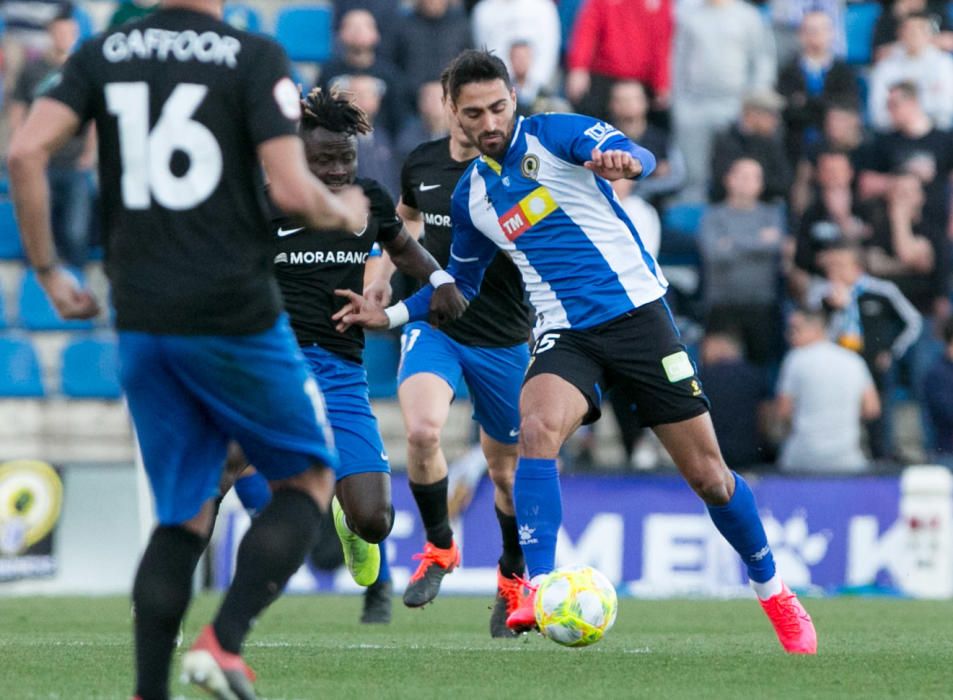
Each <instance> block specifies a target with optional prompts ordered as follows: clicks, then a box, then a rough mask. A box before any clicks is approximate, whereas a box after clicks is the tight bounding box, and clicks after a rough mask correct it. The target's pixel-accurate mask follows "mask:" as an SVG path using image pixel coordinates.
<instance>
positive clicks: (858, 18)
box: [844, 2, 883, 65]
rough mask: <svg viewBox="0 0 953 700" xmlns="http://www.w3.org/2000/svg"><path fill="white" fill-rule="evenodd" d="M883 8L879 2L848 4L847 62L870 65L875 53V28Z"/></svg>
mask: <svg viewBox="0 0 953 700" xmlns="http://www.w3.org/2000/svg"><path fill="white" fill-rule="evenodd" d="M882 11H883V7H882V6H881V4H880V3H879V2H858V3H853V2H851V3H847V12H846V13H845V15H844V31H845V33H846V35H847V56H846V58H847V62H848V63H853V64H855V65H866V64H868V63H870V60H871V54H872V52H873V40H874V26H875V25H876V24H877V19H878V18H879V17H880V13H881V12H882Z"/></svg>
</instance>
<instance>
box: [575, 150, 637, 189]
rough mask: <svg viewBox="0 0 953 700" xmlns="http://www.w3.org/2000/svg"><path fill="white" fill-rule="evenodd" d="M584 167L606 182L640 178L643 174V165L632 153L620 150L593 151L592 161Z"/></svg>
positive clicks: (587, 162)
mask: <svg viewBox="0 0 953 700" xmlns="http://www.w3.org/2000/svg"><path fill="white" fill-rule="evenodd" d="M583 165H585V167H586V168H588V169H589V170H591V171H592V172H594V173H595V174H596V175H599V176H600V177H604V178H605V179H606V180H610V181H611V180H622V179H631V178H635V177H638V176H639V175H641V174H642V170H643V167H642V163H641V162H640V161H639V159H638V158H635V157H634V156H633V155H632V154H631V153H627V152H626V151H620V150H608V151H600V150H599V149H598V148H593V149H592V160H589V161H586V162H585V163H584V164H583Z"/></svg>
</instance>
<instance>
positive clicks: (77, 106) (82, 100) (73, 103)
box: [43, 43, 96, 123]
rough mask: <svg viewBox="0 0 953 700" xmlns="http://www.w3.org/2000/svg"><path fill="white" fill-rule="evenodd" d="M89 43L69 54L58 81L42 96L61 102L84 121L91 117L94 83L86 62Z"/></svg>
mask: <svg viewBox="0 0 953 700" xmlns="http://www.w3.org/2000/svg"><path fill="white" fill-rule="evenodd" d="M89 46H90V44H89V43H87V44H85V45H84V46H83V48H81V49H80V50H79V51H77V52H76V53H74V54H73V55H72V56H70V58H69V60H68V61H66V64H65V65H64V66H63V72H62V73H61V74H60V77H59V81H58V82H57V83H56V85H54V86H53V87H52V88H50V89H49V90H47V92H46V93H45V94H44V95H43V97H49V98H50V99H53V100H56V101H57V102H62V103H63V104H64V105H66V106H67V107H69V108H70V109H71V110H73V111H74V112H75V113H76V116H78V117H79V119H80V121H81V122H83V123H85V122H87V121H89V120H90V119H91V118H92V117H93V104H94V101H93V96H94V92H95V89H96V85H95V83H94V82H93V80H92V78H91V77H90V76H91V72H90V70H89V68H88V66H87V65H86V64H87V60H88V59H87V54H88V53H89V51H88V47H89Z"/></svg>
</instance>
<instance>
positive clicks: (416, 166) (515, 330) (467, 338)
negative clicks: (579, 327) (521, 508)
mask: <svg viewBox="0 0 953 700" xmlns="http://www.w3.org/2000/svg"><path fill="white" fill-rule="evenodd" d="M470 162H471V161H464V162H460V161H456V160H454V159H453V158H451V157H450V138H449V137H446V138H442V139H437V140H436V141H428V142H427V143H424V144H421V145H420V146H418V147H417V148H415V149H414V150H413V151H411V153H410V155H409V156H407V160H406V161H405V162H404V167H403V170H402V171H401V174H400V187H401V199H402V200H403V201H404V204H406V205H407V206H409V207H413V208H414V209H417V210H419V211H420V213H421V215H422V216H423V220H424V238H423V241H422V243H423V246H424V247H425V248H426V249H427V250H428V251H430V254H431V255H433V256H434V258H435V259H436V261H437V262H438V263H440V265H441V266H442V267H446V266H447V263H449V261H450V243H451V241H452V239H453V226H452V224H451V221H450V199H451V196H452V195H453V190H454V188H455V187H456V186H457V181H458V180H459V179H460V176H461V175H462V174H463V172H464V171H465V170H466V169H467V166H468V165H470ZM530 313H531V312H530V309H529V306H528V305H527V304H526V302H525V298H524V293H523V281H522V278H521V277H520V273H519V270H518V269H517V268H516V265H514V264H513V261H512V260H510V258H509V256H507V255H506V253H503V252H498V253H497V254H496V257H495V258H494V259H493V262H492V263H490V266H489V267H488V268H487V270H486V274H485V275H484V277H483V283H482V285H481V286H480V293H479V294H478V295H477V296H476V297H475V298H474V299H473V300H472V301H471V302H470V306H469V307H468V308H467V310H466V311H465V312H464V314H463V316H461V317H460V318H458V319H457V320H456V321H453V322H452V323H449V324H447V325H445V326H442V327H441V330H443V331H445V332H446V333H447V335H449V336H450V337H451V338H453V339H454V340H456V341H457V342H458V343H462V344H464V345H472V346H478V347H511V346H513V345H517V344H519V343H525V342H526V341H527V339H528V338H529V333H530V325H531V320H530V319H531V316H530Z"/></svg>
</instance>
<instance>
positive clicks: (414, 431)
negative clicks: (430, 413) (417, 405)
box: [407, 421, 440, 452]
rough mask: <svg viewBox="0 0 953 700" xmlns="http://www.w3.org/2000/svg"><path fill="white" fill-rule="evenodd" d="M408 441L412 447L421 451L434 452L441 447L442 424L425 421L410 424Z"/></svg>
mask: <svg viewBox="0 0 953 700" xmlns="http://www.w3.org/2000/svg"><path fill="white" fill-rule="evenodd" d="M407 443H408V444H409V445H410V447H411V449H414V450H417V451H419V452H433V451H435V450H437V449H439V448H440V426H438V425H437V424H436V423H429V422H423V421H421V422H420V423H417V424H416V425H412V426H410V429H409V430H408V431H407Z"/></svg>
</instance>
